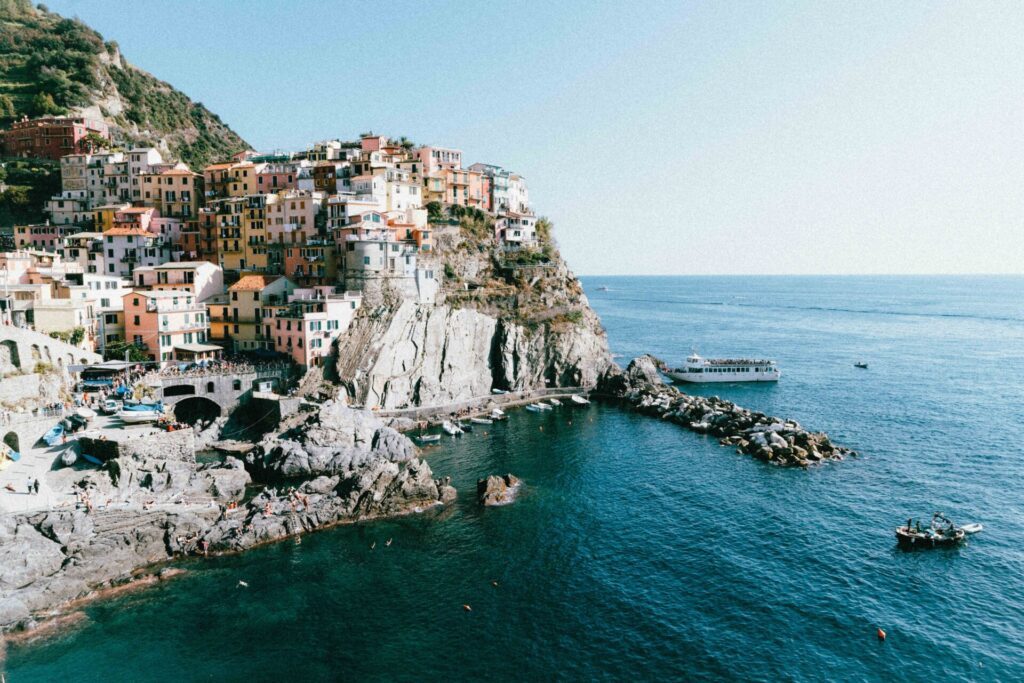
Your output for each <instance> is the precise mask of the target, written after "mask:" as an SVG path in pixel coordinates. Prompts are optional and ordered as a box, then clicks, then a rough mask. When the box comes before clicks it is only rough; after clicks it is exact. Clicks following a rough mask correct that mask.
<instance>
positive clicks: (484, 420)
mask: <svg viewBox="0 0 1024 683" xmlns="http://www.w3.org/2000/svg"><path fill="white" fill-rule="evenodd" d="M469 421H470V422H472V423H473V424H478V425H492V424H494V420H489V419H487V418H486V417H471V418H469Z"/></svg>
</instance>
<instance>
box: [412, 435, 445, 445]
mask: <svg viewBox="0 0 1024 683" xmlns="http://www.w3.org/2000/svg"><path fill="white" fill-rule="evenodd" d="M416 439H417V440H419V442H420V443H437V442H438V441H440V440H441V435H440V434H422V435H420V436H417V437H416Z"/></svg>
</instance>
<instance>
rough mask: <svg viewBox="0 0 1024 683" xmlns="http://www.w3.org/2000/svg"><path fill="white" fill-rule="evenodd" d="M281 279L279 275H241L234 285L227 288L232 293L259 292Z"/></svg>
mask: <svg viewBox="0 0 1024 683" xmlns="http://www.w3.org/2000/svg"><path fill="white" fill-rule="evenodd" d="M279 279H281V276H280V275H243V276H242V279H240V280H239V281H238V282H236V283H235V284H233V285H231V286H230V287H228V290H229V291H232V292H260V291H262V290H263V288H264V287H266V286H267V285H269V284H271V283H273V282H276V281H277V280H279Z"/></svg>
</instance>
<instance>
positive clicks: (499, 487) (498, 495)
mask: <svg viewBox="0 0 1024 683" xmlns="http://www.w3.org/2000/svg"><path fill="white" fill-rule="evenodd" d="M522 484H523V482H522V480H520V479H519V478H518V477H516V476H515V475H514V474H506V475H505V476H503V477H500V476H497V475H494V474H492V475H491V476H489V477H487V478H486V479H480V480H478V481H477V482H476V498H477V500H478V501H479V502H480V504H481V505H487V506H491V505H508V504H509V503H512V502H515V499H516V495H517V494H518V493H519V489H520V488H521V487H522Z"/></svg>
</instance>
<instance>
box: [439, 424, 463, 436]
mask: <svg viewBox="0 0 1024 683" xmlns="http://www.w3.org/2000/svg"><path fill="white" fill-rule="evenodd" d="M441 429H442V430H444V433H445V434H447V435H448V436H458V435H459V434H462V428H461V427H459V426H458V425H457V424H455V423H454V422H449V421H448V420H445V421H444V422H442V423H441Z"/></svg>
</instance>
